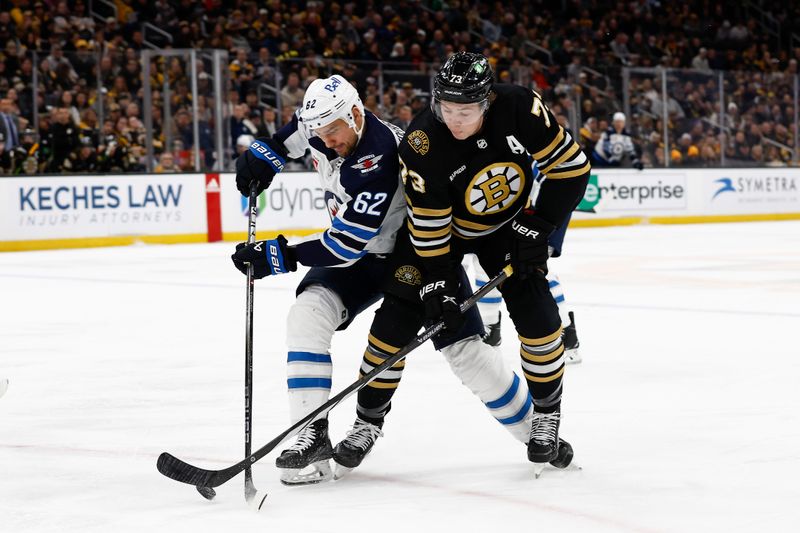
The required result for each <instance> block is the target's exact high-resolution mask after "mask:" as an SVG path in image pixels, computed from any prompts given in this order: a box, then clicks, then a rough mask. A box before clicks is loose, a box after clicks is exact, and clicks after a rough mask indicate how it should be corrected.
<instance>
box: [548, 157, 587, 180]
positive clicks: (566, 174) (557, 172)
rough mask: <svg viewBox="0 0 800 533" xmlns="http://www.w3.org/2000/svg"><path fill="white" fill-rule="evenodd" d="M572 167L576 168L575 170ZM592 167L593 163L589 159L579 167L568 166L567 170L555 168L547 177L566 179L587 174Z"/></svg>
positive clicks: (550, 178)
mask: <svg viewBox="0 0 800 533" xmlns="http://www.w3.org/2000/svg"><path fill="white" fill-rule="evenodd" d="M572 169H575V170H572ZM591 169H592V165H591V163H589V160H588V159H587V160H586V162H585V163H584V164H583V165H581V166H580V167H577V168H575V167H567V170H565V171H561V169H559V168H554V169H553V170H551V171H550V173H549V174H548V175H547V179H549V180H559V179H565V178H574V177H576V176H581V175H583V174H586V173H587V172H589V171H590V170H591Z"/></svg>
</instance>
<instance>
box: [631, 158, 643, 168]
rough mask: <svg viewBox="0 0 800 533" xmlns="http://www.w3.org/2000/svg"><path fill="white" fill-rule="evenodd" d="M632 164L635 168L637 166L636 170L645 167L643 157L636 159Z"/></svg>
mask: <svg viewBox="0 0 800 533" xmlns="http://www.w3.org/2000/svg"><path fill="white" fill-rule="evenodd" d="M631 166H632V167H633V168H635V169H636V170H643V169H644V163H642V160H641V159H634V160H633V162H632V163H631Z"/></svg>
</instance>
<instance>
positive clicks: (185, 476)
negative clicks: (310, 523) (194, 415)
mask: <svg viewBox="0 0 800 533" xmlns="http://www.w3.org/2000/svg"><path fill="white" fill-rule="evenodd" d="M512 273H513V270H512V269H511V266H510V265H509V266H507V267H505V268H504V269H503V270H502V271H501V272H500V273H499V274H498V275H496V276H495V277H494V278H492V279H491V280H490V281H489V282H488V283H487V284H486V285H484V286H483V287H481V288H480V289H478V290H477V291H475V292H474V293H473V294H472V296H470V297H469V298H467V299H466V300H464V301H463V302H462V303H461V306H460V309H461V312H462V313H464V312H466V311H467V310H468V309H469V308H471V307H472V306H474V305H475V304H476V303H477V302H478V300H480V299H481V298H483V297H484V296H486V294H487V293H488V292H489V291H491V290H492V289H494V288H495V287H497V286H498V285H500V284H501V283H502V282H503V281H504V280H505V279H506V278H508V277H509V276H510V275H511V274H512ZM443 328H444V322H443V321H439V322H437V323H435V324H433V325H432V326H430V327H428V328H426V329H425V330H424V331H423V332H422V333H420V334H419V335H417V336H416V337H415V338H414V340H412V341H411V342H409V343H408V344H407V345H406V346H404V347H403V349H402V350H400V351H399V352H397V353H396V354H394V355H392V356H391V357H389V358H388V359H386V360H385V361H384V362H383V363H381V364H380V365H378V366H376V367H375V368H373V369H372V370H371V371H370V372H369V373H368V374H366V375H364V377H362V378H361V379H359V380H358V381H355V382H353V383H352V384H350V385H349V386H348V387H347V388H345V389H344V390H342V391H341V392H340V393H339V394H337V395H336V396H334V397H333V398H331V399H330V400H328V401H327V402H326V403H324V404H322V405H321V406H319V407H318V408H317V409H315V410H314V411H312V412H311V413H309V414H308V415H306V416H305V418H303V419H301V420H299V421H297V422H295V423H294V424H293V425H292V426H291V427H290V428H289V429H287V430H286V431H284V432H283V433H281V434H280V435H278V436H277V437H275V438H274V439H272V440H271V441H269V442H268V443H267V444H265V445H264V446H262V447H261V448H259V449H258V450H256V451H255V453H253V454H252V455H249V456H248V457H247V458H245V459H244V460H242V461H239V462H238V463H236V464H235V465H232V466H229V467H228V468H223V469H222V470H206V469H204V468H198V467H196V466H193V465H190V464H189V463H186V462H184V461H182V460H180V459H178V458H177V457H175V456H174V455H171V454H169V453H167V452H164V453H162V454H161V455H160V456H159V457H158V463H157V467H158V471H159V472H161V473H162V474H163V475H165V476H167V477H168V478H171V479H174V480H175V481H180V482H181V483H188V484H190V485H195V486H196V487H198V490H200V488H207V487H218V486H219V485H222V484H223V483H225V482H227V481H229V480H230V479H232V478H233V477H234V476H236V475H237V474H238V473H239V472H241V471H242V470H246V469H249V468H250V465H252V464H253V463H255V462H256V461H258V460H259V459H261V458H262V457H264V456H265V455H267V454H268V453H269V452H271V451H272V450H274V449H275V448H276V447H277V446H278V445H280V443H282V442H283V441H284V440H286V439H288V438H289V437H291V436H293V435H296V434H297V433H299V432H300V431H301V430H302V429H303V428H304V427H306V426H307V425H308V424H310V423H311V422H312V421H314V420H316V419H317V418H319V417H320V416H323V415H325V414H326V413H327V412H328V411H330V410H331V409H333V408H334V407H336V406H337V405H339V403H341V402H342V401H343V400H345V399H346V398H348V397H350V396H351V395H352V394H353V393H355V392H358V391H359V390H361V389H363V388H364V387H366V386H367V384H368V383H369V382H370V381H372V380H373V379H375V378H376V377H377V376H378V374H380V373H381V372H383V371H384V370H386V369H388V368H390V367H391V366H393V365H394V364H395V363H397V362H398V361H400V360H401V359H403V358H404V357H405V356H406V355H407V354H408V353H409V352H411V351H412V350H415V349H416V348H418V347H419V346H421V345H422V344H423V343H424V342H425V341H427V340H428V339H430V338H431V337H433V336H434V335H436V334H437V333H439V332H440V331H441V330H442V329H443ZM262 503H263V502H262ZM259 507H260V506H259Z"/></svg>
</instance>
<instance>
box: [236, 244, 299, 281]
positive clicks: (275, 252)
mask: <svg viewBox="0 0 800 533" xmlns="http://www.w3.org/2000/svg"><path fill="white" fill-rule="evenodd" d="M231 259H232V260H233V264H234V266H235V267H236V268H237V269H239V272H241V273H242V274H245V275H246V274H247V265H249V264H252V265H253V277H254V278H255V279H261V278H263V277H265V276H274V275H275V274H285V273H287V272H294V271H295V270H297V257H296V254H295V251H294V248H293V247H291V246H289V244H288V243H287V241H286V237H284V236H283V235H278V238H277V239H270V240H268V241H256V242H254V243H253V244H247V243H246V242H240V243H239V244H237V245H236V252H235V253H234V254H233V255H232V256H231Z"/></svg>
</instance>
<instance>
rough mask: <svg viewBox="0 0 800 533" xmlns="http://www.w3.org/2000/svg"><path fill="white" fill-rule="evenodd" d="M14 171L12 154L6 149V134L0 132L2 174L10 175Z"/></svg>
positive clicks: (0, 167)
mask: <svg viewBox="0 0 800 533" xmlns="http://www.w3.org/2000/svg"><path fill="white" fill-rule="evenodd" d="M12 171H13V160H12V159H11V154H10V153H9V152H8V151H7V150H6V138H5V135H4V134H3V133H2V132H0V174H2V175H9V174H11V172H12Z"/></svg>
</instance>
